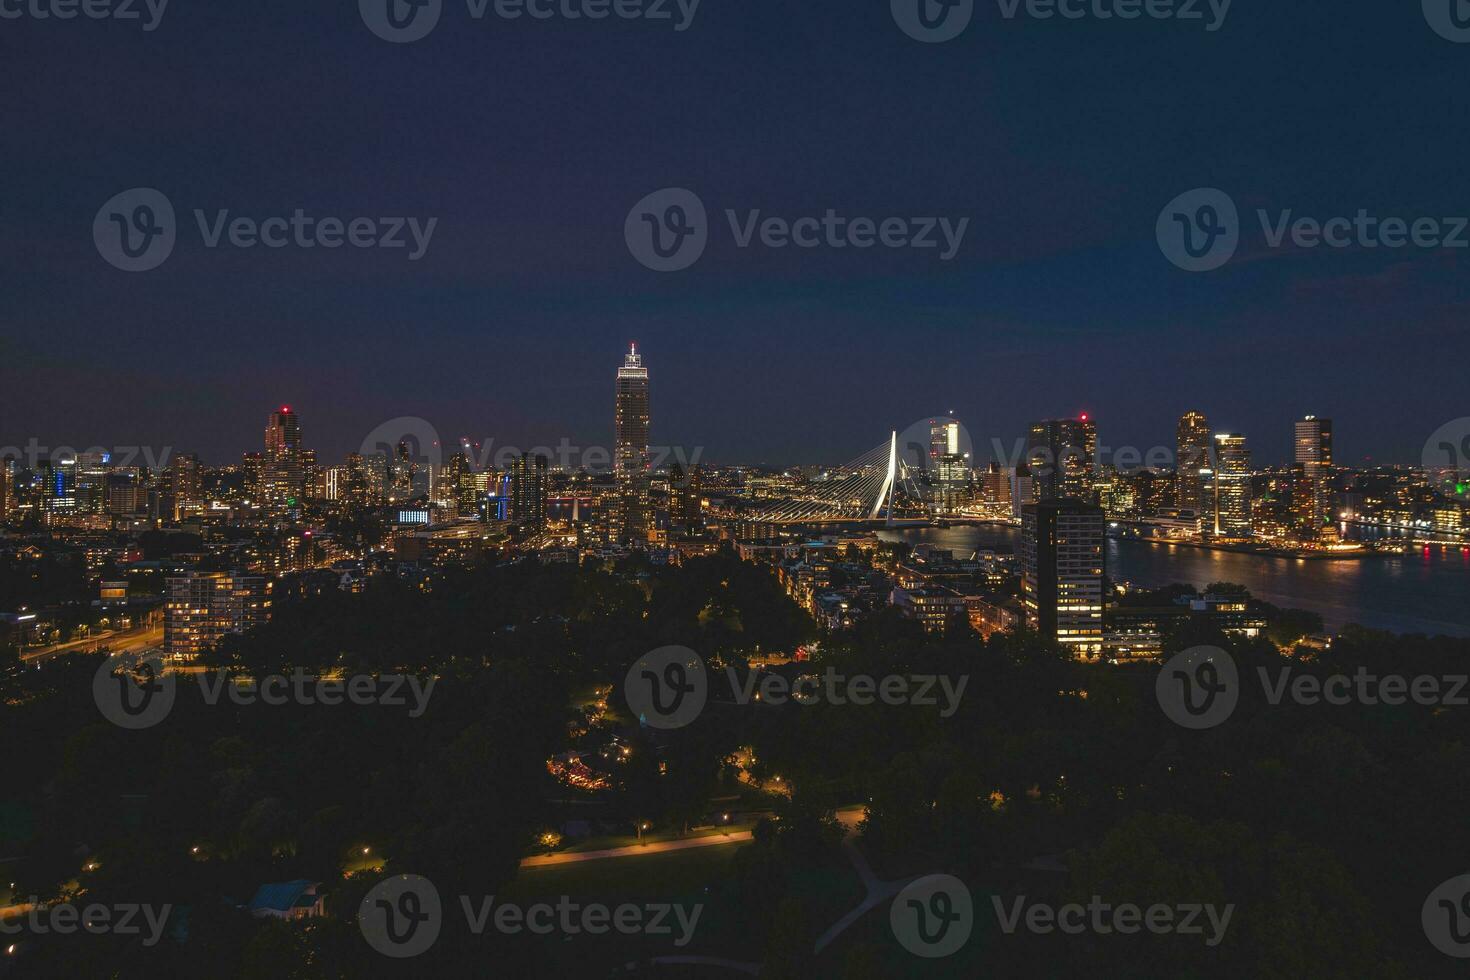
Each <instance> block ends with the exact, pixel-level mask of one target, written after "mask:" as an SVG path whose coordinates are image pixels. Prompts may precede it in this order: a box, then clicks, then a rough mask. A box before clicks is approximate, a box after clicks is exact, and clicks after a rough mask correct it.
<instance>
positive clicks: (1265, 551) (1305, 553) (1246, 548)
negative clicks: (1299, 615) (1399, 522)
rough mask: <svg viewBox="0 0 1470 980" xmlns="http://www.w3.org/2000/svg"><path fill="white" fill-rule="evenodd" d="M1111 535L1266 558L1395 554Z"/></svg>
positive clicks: (1336, 558) (1357, 558)
mask: <svg viewBox="0 0 1470 980" xmlns="http://www.w3.org/2000/svg"><path fill="white" fill-rule="evenodd" d="M1109 537H1113V538H1117V539H1118V540H1120V541H1143V542H1146V543H1148V544H1167V545H1178V546H1179V547H1181V548H1200V549H1202V550H1204V551H1229V552H1231V553H1233V554H1237V555H1258V556H1260V557H1262V558H1291V559H1295V560H1297V561H1362V560H1363V559H1365V558H1387V557H1394V556H1393V554H1392V552H1387V551H1376V550H1374V549H1372V548H1355V549H1353V550H1351V551H1318V550H1316V549H1310V548H1273V547H1271V546H1269V545H1260V544H1221V543H1218V542H1214V541H1192V540H1189V539H1184V538H1161V537H1157V536H1149V537H1143V536H1141V535H1133V534H1114V535H1109Z"/></svg>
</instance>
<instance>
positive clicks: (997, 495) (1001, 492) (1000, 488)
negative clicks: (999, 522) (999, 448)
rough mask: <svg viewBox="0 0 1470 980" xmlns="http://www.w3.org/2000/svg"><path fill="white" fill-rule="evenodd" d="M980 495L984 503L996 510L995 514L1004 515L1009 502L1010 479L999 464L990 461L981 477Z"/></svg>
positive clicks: (1008, 507)
mask: <svg viewBox="0 0 1470 980" xmlns="http://www.w3.org/2000/svg"><path fill="white" fill-rule="evenodd" d="M981 481H982V496H983V499H984V501H985V503H986V504H987V505H988V506H989V507H991V508H992V510H993V511H996V516H998V517H999V516H1004V514H1005V511H1007V510H1009V509H1010V504H1011V479H1010V476H1009V474H1007V473H1006V471H1005V470H1003V469H1001V467H1000V464H999V463H997V462H995V461H994V460H992V461H991V463H990V465H989V467H987V468H986V470H985V475H984V476H983V477H982V478H981Z"/></svg>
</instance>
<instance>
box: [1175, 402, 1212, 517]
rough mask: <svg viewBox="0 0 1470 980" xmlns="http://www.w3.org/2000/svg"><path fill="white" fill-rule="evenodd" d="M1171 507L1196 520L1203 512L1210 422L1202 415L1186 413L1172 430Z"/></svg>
mask: <svg viewBox="0 0 1470 980" xmlns="http://www.w3.org/2000/svg"><path fill="white" fill-rule="evenodd" d="M1175 435H1176V439H1177V442H1178V454H1177V456H1176V457H1175V462H1176V470H1175V488H1174V505H1175V506H1176V507H1177V508H1179V509H1180V510H1187V511H1190V512H1192V513H1194V514H1195V515H1196V516H1199V515H1202V514H1203V513H1204V512H1205V503H1206V501H1205V481H1204V476H1203V474H1204V471H1205V470H1208V469H1210V468H1211V466H1210V421H1209V419H1207V418H1205V416H1204V413H1203V412H1185V413H1184V415H1183V416H1181V417H1180V419H1179V426H1178V428H1177V429H1176V430H1175Z"/></svg>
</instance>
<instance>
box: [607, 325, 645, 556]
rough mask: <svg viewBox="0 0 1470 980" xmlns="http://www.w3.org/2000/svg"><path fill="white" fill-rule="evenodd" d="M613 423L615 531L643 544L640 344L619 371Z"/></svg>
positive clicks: (624, 538)
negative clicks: (615, 491)
mask: <svg viewBox="0 0 1470 980" xmlns="http://www.w3.org/2000/svg"><path fill="white" fill-rule="evenodd" d="M614 412H615V414H614V420H613V474H614V475H615V477H616V478H617V484H618V499H617V507H616V515H615V520H614V522H613V532H614V535H615V537H616V538H617V540H618V541H620V542H622V543H625V544H630V543H641V542H643V541H645V540H647V537H648V516H649V473H648V463H649V459H648V369H647V368H646V367H644V366H643V357H642V355H641V354H639V353H638V345H637V344H633V345H631V346H630V347H629V349H628V356H627V357H626V358H625V359H624V360H623V366H622V367H620V368H618V375H617V388H616V403H615V409H614Z"/></svg>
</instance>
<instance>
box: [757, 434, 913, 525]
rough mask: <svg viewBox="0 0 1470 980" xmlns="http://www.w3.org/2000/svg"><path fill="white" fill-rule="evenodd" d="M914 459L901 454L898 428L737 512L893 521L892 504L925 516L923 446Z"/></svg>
mask: <svg viewBox="0 0 1470 980" xmlns="http://www.w3.org/2000/svg"><path fill="white" fill-rule="evenodd" d="M911 448H912V449H914V450H915V453H914V455H915V456H916V460H915V461H914V462H912V463H911V462H909V461H908V460H906V459H904V458H903V457H902V456H901V455H900V454H899V445H898V433H897V432H896V431H895V432H894V433H892V434H891V435H890V436H889V438H888V439H886V440H885V441H884V442H882V443H880V444H879V445H877V446H874V447H873V448H872V449H870V450H868V451H867V452H865V453H863V454H862V455H861V456H859V457H857V458H856V459H854V460H851V461H849V462H847V463H845V464H843V465H842V466H837V467H833V468H832V469H830V470H828V471H827V472H826V474H825V475H824V476H823V477H822V478H820V479H815V480H809V481H806V482H803V483H797V484H794V485H789V486H783V487H782V488H781V489H780V491H779V492H775V493H772V494H771V495H770V496H767V497H763V498H762V499H760V500H757V501H753V502H752V503H751V504H750V505H749V506H748V507H747V508H745V509H744V510H742V512H741V516H742V517H744V518H747V519H750V520H757V521H763V522H766V523H771V524H822V523H851V522H854V521H874V522H883V523H885V524H889V525H891V524H894V523H895V507H896V508H897V511H898V516H899V518H900V519H902V518H904V517H906V516H907V517H911V518H920V519H924V520H927V517H928V511H927V509H926V504H925V500H926V499H927V498H928V497H929V496H931V495H932V491H930V489H929V475H930V474H929V471H928V468H927V466H926V465H925V462H926V460H925V453H924V451H923V450H924V448H927V447H920V446H918V445H914V446H912V447H911Z"/></svg>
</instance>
